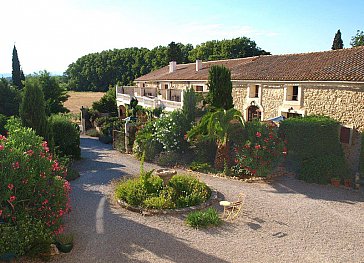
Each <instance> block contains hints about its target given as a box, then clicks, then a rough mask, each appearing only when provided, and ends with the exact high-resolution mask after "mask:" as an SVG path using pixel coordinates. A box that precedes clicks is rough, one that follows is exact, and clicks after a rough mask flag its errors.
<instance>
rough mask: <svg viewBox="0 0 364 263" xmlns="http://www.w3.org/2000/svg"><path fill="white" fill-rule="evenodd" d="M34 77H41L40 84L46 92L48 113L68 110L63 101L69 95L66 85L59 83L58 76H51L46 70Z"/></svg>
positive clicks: (44, 92)
mask: <svg viewBox="0 0 364 263" xmlns="http://www.w3.org/2000/svg"><path fill="white" fill-rule="evenodd" d="M34 78H38V79H39V84H40V87H41V89H42V91H43V94H44V100H45V106H46V114H47V115H51V114H55V113H60V112H61V113H64V112H67V111H68V110H67V109H66V108H65V107H64V106H63V103H64V102H65V101H66V100H67V99H68V97H69V96H68V95H67V90H66V89H65V87H64V86H60V85H59V81H58V80H57V78H56V77H53V76H51V75H50V74H49V72H47V71H46V70H45V71H40V72H39V74H35V76H34Z"/></svg>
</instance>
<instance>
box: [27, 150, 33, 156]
mask: <svg viewBox="0 0 364 263" xmlns="http://www.w3.org/2000/svg"><path fill="white" fill-rule="evenodd" d="M26 154H28V155H29V156H32V155H33V154H34V152H33V150H28V151H27V152H26Z"/></svg>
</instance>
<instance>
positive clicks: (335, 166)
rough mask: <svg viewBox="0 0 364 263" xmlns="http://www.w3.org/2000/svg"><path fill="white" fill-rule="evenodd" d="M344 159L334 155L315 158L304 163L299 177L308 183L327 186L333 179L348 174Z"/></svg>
mask: <svg viewBox="0 0 364 263" xmlns="http://www.w3.org/2000/svg"><path fill="white" fill-rule="evenodd" d="M341 162H344V160H343V159H338V158H337V157H336V156H334V155H323V156H315V157H313V158H310V159H305V160H304V161H302V166H301V169H300V172H299V175H298V178H299V179H302V180H304V181H306V182H308V183H318V184H327V183H328V182H330V179H331V178H334V177H338V178H341V177H342V176H343V175H345V174H346V173H347V170H345V163H341Z"/></svg>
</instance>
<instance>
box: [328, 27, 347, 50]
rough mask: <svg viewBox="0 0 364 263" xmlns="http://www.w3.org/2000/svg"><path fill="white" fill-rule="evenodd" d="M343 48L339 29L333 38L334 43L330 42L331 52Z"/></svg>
mask: <svg viewBox="0 0 364 263" xmlns="http://www.w3.org/2000/svg"><path fill="white" fill-rule="evenodd" d="M343 48H344V43H343V40H342V39H341V32H340V29H339V30H338V31H337V32H336V34H335V38H334V41H333V42H332V47H331V49H332V50H336V49H343Z"/></svg>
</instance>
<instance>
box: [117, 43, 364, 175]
mask: <svg viewBox="0 0 364 263" xmlns="http://www.w3.org/2000/svg"><path fill="white" fill-rule="evenodd" d="M212 65H224V66H225V67H227V68H229V69H230V71H231V79H232V83H233V92H232V93H233V94H232V95H233V100H234V106H235V108H236V109H238V110H240V111H241V112H242V113H243V116H244V119H245V120H247V121H249V120H251V119H253V118H258V119H260V120H268V119H270V118H274V117H277V116H284V117H288V118H289V117H294V116H305V115H312V114H316V115H317V114H322V115H326V116H330V117H332V118H334V119H336V120H338V121H339V122H340V123H342V125H343V127H342V131H341V134H342V138H341V141H342V143H343V148H344V150H345V154H346V156H347V160H348V162H349V164H350V167H351V168H352V169H353V170H354V171H356V170H357V164H358V161H359V152H360V136H359V133H361V132H364V47H356V48H350V49H340V50H331V51H324V52H313V53H304V54H289V55H268V56H258V57H250V58H241V59H229V60H219V61H209V62H202V61H200V60H197V61H196V63H190V64H181V65H177V64H176V63H175V62H170V64H169V66H166V67H164V68H161V69H159V70H156V71H153V72H151V73H149V74H146V75H144V76H141V77H139V78H138V79H136V80H135V83H136V86H135V87H125V88H122V87H118V91H117V101H118V106H119V108H120V109H122V107H124V106H123V105H124V104H125V103H126V102H127V101H128V100H129V101H130V96H137V98H138V101H139V104H141V105H143V106H147V107H148V106H149V107H164V108H165V109H166V110H174V109H176V108H181V107H182V103H183V90H185V89H186V88H193V89H194V90H195V91H196V92H200V93H206V92H208V85H207V82H208V71H209V68H210V67H211V66H212ZM126 95H127V96H126ZM122 96H124V97H125V99H124V100H123V99H122ZM141 102H142V103H141ZM126 104H127V103H126ZM121 111H122V110H121Z"/></svg>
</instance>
